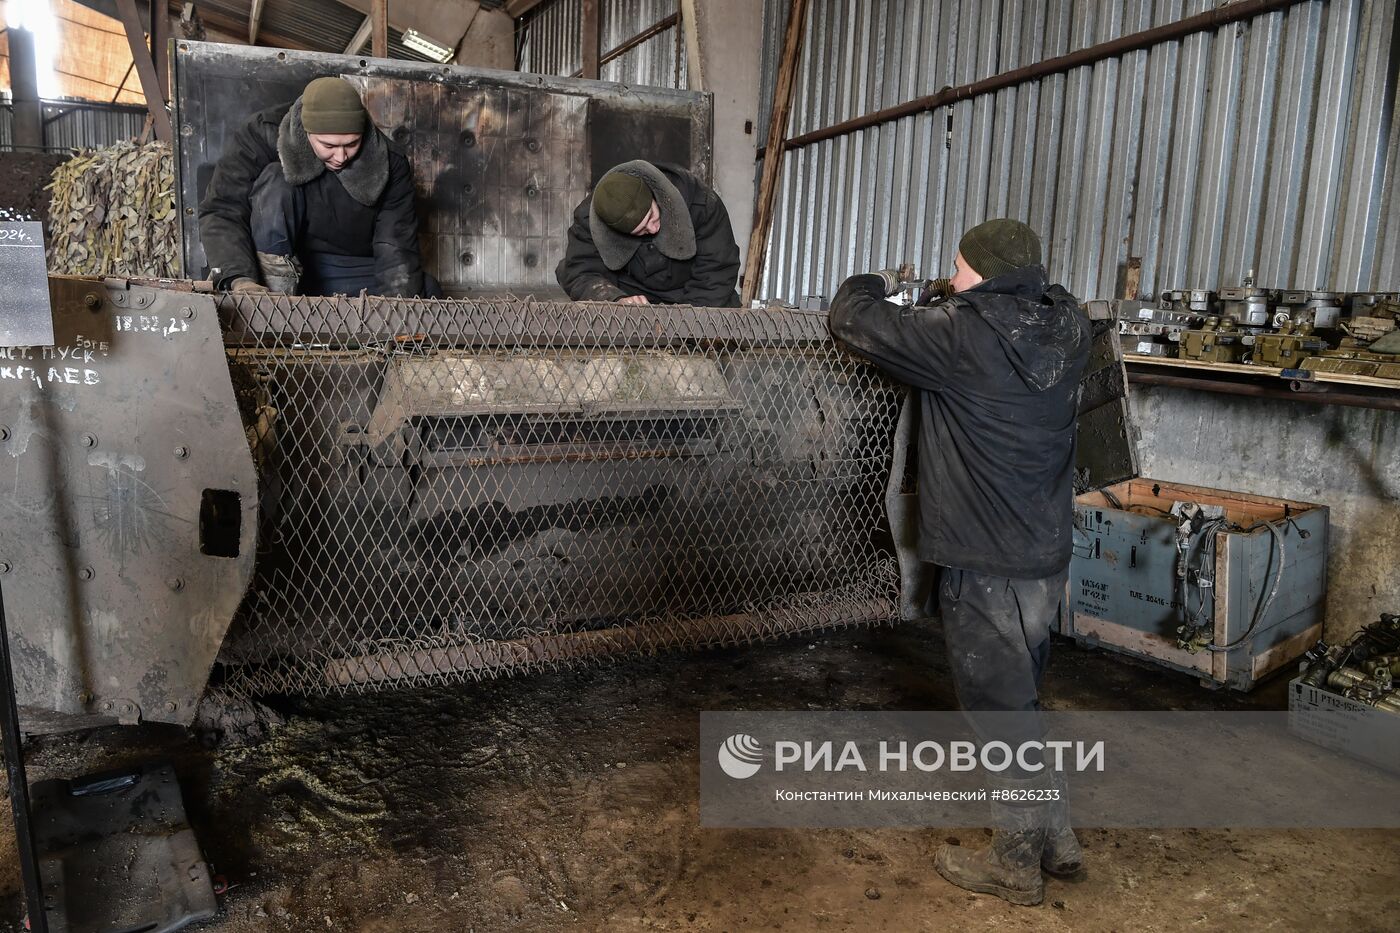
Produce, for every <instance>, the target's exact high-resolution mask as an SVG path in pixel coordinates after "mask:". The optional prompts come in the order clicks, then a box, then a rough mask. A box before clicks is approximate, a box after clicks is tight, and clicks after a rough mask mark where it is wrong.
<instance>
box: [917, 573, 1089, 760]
mask: <svg viewBox="0 0 1400 933" xmlns="http://www.w3.org/2000/svg"><path fill="white" fill-rule="evenodd" d="M1068 579H1069V568H1068V567H1066V568H1065V569H1064V570H1063V571H1062V572H1060V573H1058V574H1056V575H1054V576H1051V577H1044V578H1041V579H1039V580H1016V579H1011V578H1008V577H994V576H991V575H989V574H983V573H974V572H973V571H970V570H957V569H954V568H952V567H944V568H943V574H942V580H941V581H940V584H939V590H938V603H939V610H940V613H941V615H942V617H943V638H944V642H945V643H946V645H947V649H948V665H949V667H950V668H951V670H952V672H953V687H954V689H955V690H956V691H957V694H958V704H959V705H960V706H961V707H962V708H963V710H964V712H966V713H967V716H968V719H969V720H970V721H971V723H972V727H973V729H974V730H976V732H977V735H978V737H979V738H980V739H981V740H982V741H983V742H987V741H992V740H999V741H1003V742H1006V743H1007V744H1008V745H1010V746H1011V747H1012V748H1013V749H1015V748H1017V747H1019V746H1020V745H1021V744H1022V743H1023V742H1027V741H1037V742H1038V741H1041V740H1043V739H1044V736H1045V733H1044V728H1043V726H1042V725H1041V721H1040V700H1039V698H1038V691H1039V688H1040V678H1041V675H1042V674H1043V673H1044V672H1045V664H1046V662H1047V661H1048V660H1049V658H1050V629H1051V627H1052V626H1055V625H1057V624H1058V622H1059V617H1060V613H1061V612H1062V611H1063V602H1064V595H1065V583H1066V581H1067V580H1068ZM979 714H984V715H979ZM985 714H995V715H985ZM1039 761H1040V759H1039V756H1038V755H1029V756H1027V762H1028V763H1030V764H1032V765H1035V764H1038V763H1039ZM1010 773H1011V774H1012V776H1016V775H1018V774H1024V773H1025V772H1022V771H1020V769H1014V770H1013V771H1012V772H1010Z"/></svg>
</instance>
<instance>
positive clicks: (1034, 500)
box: [830, 266, 1091, 578]
mask: <svg viewBox="0 0 1400 933" xmlns="http://www.w3.org/2000/svg"><path fill="white" fill-rule="evenodd" d="M883 296H884V282H883V280H882V279H881V278H880V277H879V276H873V275H857V276H853V277H852V278H849V279H847V280H846V281H845V283H843V284H842V286H841V288H840V290H839V291H838V292H837V293H836V298H835V299H834V300H833V301H832V305H831V316H830V327H831V333H832V335H833V336H835V337H836V339H837V340H839V341H841V342H842V343H844V344H845V345H846V346H847V347H849V348H850V349H851V350H852V351H853V352H855V353H856V354H858V355H860V356H863V357H865V358H867V359H869V360H870V361H871V362H873V363H874V364H875V365H876V366H878V367H879V368H880V369H881V370H883V371H884V372H885V373H886V374H888V375H889V376H890V377H892V378H894V379H897V380H899V381H900V382H904V383H907V384H909V385H911V386H913V387H914V388H916V389H918V390H920V391H919V396H920V408H921V416H922V420H921V430H920V432H919V447H918V451H919V556H920V557H921V558H922V559H923V560H926V561H931V562H933V563H935V564H939V565H941V566H944V567H956V568H958V569H961V570H972V571H976V572H979V573H987V574H993V575H996V576H1003V577H1016V578H1039V577H1048V576H1050V575H1052V574H1056V573H1059V572H1061V571H1063V570H1064V569H1065V567H1066V566H1067V565H1068V564H1069V558H1070V546H1071V541H1070V523H1071V521H1072V517H1073V505H1074V503H1073V497H1074V492H1073V480H1074V437H1075V410H1076V402H1077V396H1078V391H1079V380H1080V377H1081V376H1082V375H1083V373H1084V368H1085V366H1086V365H1087V363H1088V358H1089V344H1090V336H1091V335H1090V329H1089V321H1088V319H1087V318H1086V317H1085V316H1084V314H1083V313H1082V312H1081V311H1080V310H1079V302H1078V301H1077V300H1075V298H1074V296H1073V295H1071V294H1070V293H1069V292H1067V291H1065V290H1064V289H1063V288H1061V287H1060V286H1058V285H1049V284H1048V283H1047V280H1046V275H1045V270H1044V269H1043V268H1042V267H1040V266H1026V267H1023V268H1020V269H1016V270H1014V271H1012V272H1008V273H1006V274H1004V275H1000V276H997V277H995V278H992V279H988V280H986V281H984V282H982V283H981V284H980V285H978V286H976V287H975V288H972V289H969V290H967V291H964V292H960V293H959V294H957V295H954V296H953V297H952V298H948V299H945V300H943V301H940V302H938V303H937V304H934V305H932V306H929V307H922V308H910V307H900V306H897V305H894V304H892V303H889V302H886V301H884V300H883Z"/></svg>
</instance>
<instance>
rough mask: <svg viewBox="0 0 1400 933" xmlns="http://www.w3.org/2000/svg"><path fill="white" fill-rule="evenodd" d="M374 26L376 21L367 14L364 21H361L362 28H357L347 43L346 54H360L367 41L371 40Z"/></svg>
mask: <svg viewBox="0 0 1400 933" xmlns="http://www.w3.org/2000/svg"><path fill="white" fill-rule="evenodd" d="M373 28H374V21H373V20H372V19H370V18H369V17H368V16H366V17H365V19H364V22H362V23H360V28H359V29H356V30H355V34H354V35H353V36H351V37H350V41H349V42H348V43H346V46H345V54H346V55H359V54H360V49H362V48H364V47H365V43H366V42H368V41H369V34H370V30H371V29H373Z"/></svg>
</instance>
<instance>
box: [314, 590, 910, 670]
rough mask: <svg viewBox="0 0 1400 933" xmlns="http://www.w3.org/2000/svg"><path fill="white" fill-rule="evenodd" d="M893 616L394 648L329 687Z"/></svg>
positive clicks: (832, 616) (775, 615)
mask: <svg viewBox="0 0 1400 933" xmlns="http://www.w3.org/2000/svg"><path fill="white" fill-rule="evenodd" d="M894 611H895V607H894V605H893V603H891V602H890V601H889V600H887V599H864V600H857V601H851V602H848V603H844V604H840V603H838V604H834V605H830V606H822V607H819V608H813V609H800V610H799V609H786V608H778V609H773V610H771V611H768V612H764V613H761V614H759V615H757V616H755V615H753V614H749V613H739V614H737V615H729V616H707V617H705V618H701V619H668V620H666V621H660V622H648V623H642V624H638V625H626V626H618V627H615V628H605V629H591V630H586V631H582V632H560V633H548V634H539V635H529V636H526V637H524V638H516V639H511V640H509V641H482V642H471V641H465V640H464V641H462V642H460V643H458V644H450V645H441V646H424V647H404V648H393V649H388V650H385V651H381V652H376V653H373V654H366V655H360V656H357V657H350V658H332V659H331V660H328V661H326V664H325V675H326V682H327V683H328V684H330V685H331V686H332V687H353V686H359V685H364V684H381V683H391V682H393V681H398V680H416V679H419V678H423V677H433V676H441V675H445V674H458V673H471V674H473V675H475V676H478V677H483V676H485V677H491V676H496V675H498V674H504V673H510V672H513V671H516V670H519V669H521V668H524V667H530V666H540V667H543V666H547V665H555V664H562V663H567V662H570V661H577V660H583V659H602V658H608V657H616V656H618V655H622V654H635V653H644V652H653V651H655V650H656V649H658V648H666V647H670V646H673V645H693V646H696V647H707V648H709V647H716V648H717V647H728V646H731V645H737V644H743V643H745V642H748V641H752V640H754V633H758V632H763V633H764V634H766V635H769V636H772V635H779V636H781V635H795V634H798V633H802V632H812V631H822V630H824V629H832V628H844V627H846V626H850V625H862V624H868V623H871V622H880V621H883V620H887V619H889V618H890V617H891V616H892V615H893V614H894Z"/></svg>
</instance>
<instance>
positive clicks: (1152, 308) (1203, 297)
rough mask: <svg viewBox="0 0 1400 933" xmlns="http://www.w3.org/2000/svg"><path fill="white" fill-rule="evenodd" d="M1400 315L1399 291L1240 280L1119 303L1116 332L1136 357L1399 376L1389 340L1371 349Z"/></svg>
mask: <svg viewBox="0 0 1400 933" xmlns="http://www.w3.org/2000/svg"><path fill="white" fill-rule="evenodd" d="M1397 317H1400V295H1397V294H1392V293H1374V292H1368V293H1341V292H1324V291H1283V290H1278V289H1267V288H1258V287H1255V286H1253V285H1242V286H1238V287H1232V288H1222V289H1220V291H1218V292H1216V291H1209V290H1206V289H1175V290H1171V291H1165V292H1163V293H1162V295H1161V299H1160V301H1159V302H1157V303H1156V304H1153V303H1150V302H1140V301H1124V302H1120V303H1119V320H1118V332H1119V335H1120V339H1121V341H1122V345H1123V352H1124V353H1127V354H1130V355H1135V356H1153V357H1167V358H1176V359H1183V360H1192V361H1196V362H1203V363H1231V364H1244V365H1257V366H1269V367H1274V368H1277V369H1312V370H1316V371H1319V372H1342V373H1349V374H1352V375H1364V376H1379V377H1381V378H1392V379H1400V357H1397V356H1396V355H1395V354H1394V353H1393V352H1391V351H1390V349H1389V347H1388V346H1386V345H1384V344H1382V345H1380V347H1379V351H1380V352H1376V351H1373V350H1372V349H1371V348H1372V347H1373V346H1375V345H1376V342H1377V341H1379V340H1381V339H1382V338H1385V337H1386V336H1387V335H1388V334H1391V333H1394V331H1395V328H1396V319H1397Z"/></svg>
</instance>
